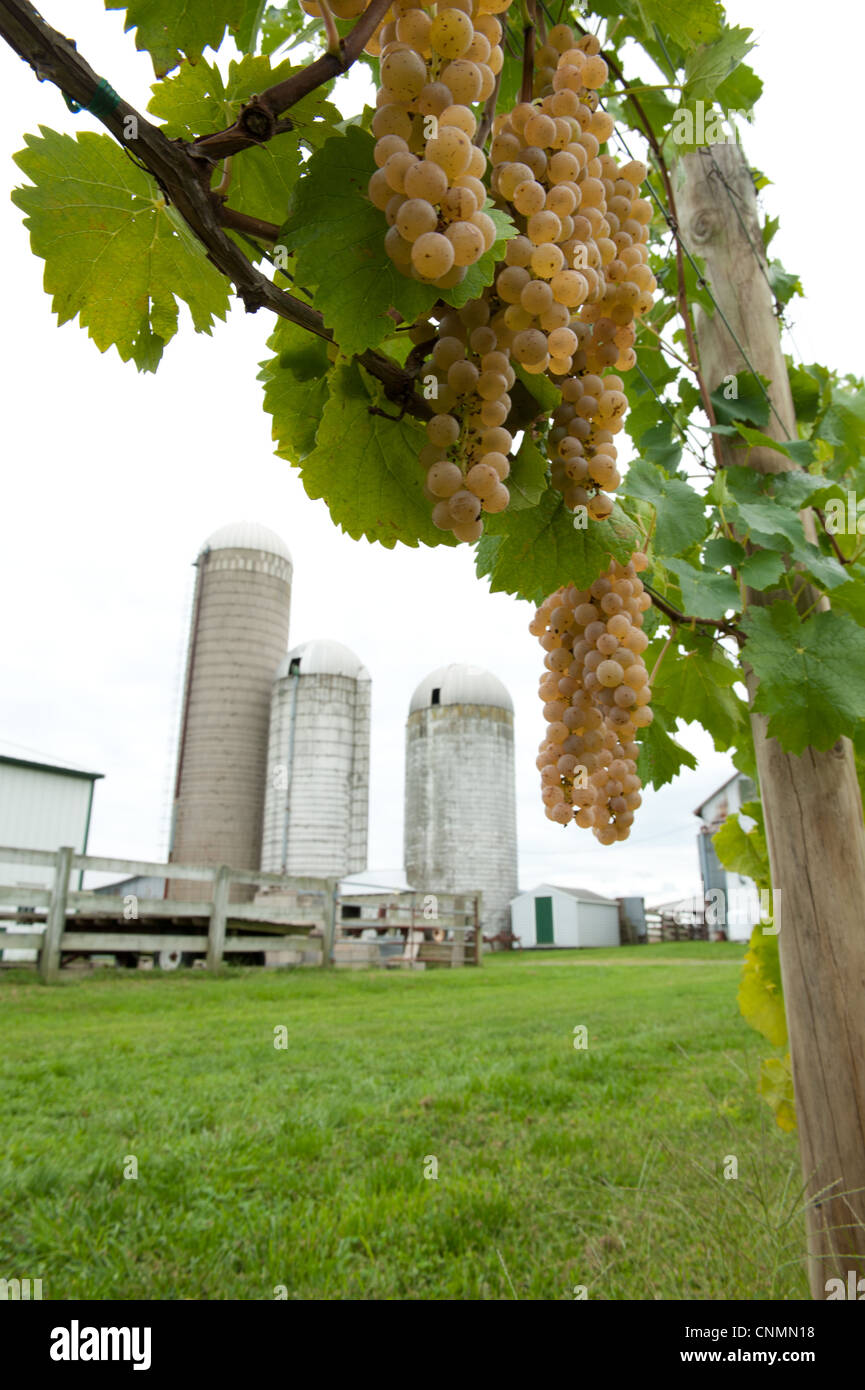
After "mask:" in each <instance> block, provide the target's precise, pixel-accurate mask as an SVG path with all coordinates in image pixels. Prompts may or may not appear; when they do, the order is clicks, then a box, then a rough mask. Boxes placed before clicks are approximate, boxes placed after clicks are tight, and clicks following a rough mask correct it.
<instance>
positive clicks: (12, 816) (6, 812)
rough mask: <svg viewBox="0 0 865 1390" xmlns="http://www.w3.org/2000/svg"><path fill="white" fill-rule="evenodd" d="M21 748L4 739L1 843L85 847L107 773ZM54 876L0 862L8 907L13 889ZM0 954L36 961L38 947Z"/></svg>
mask: <svg viewBox="0 0 865 1390" xmlns="http://www.w3.org/2000/svg"><path fill="white" fill-rule="evenodd" d="M23 751H26V750H21V749H17V748H16V747H15V746H14V745H13V744H0V845H14V846H16V847H17V848H18V849H44V850H56V849H59V848H60V846H61V845H71V846H72V847H73V849H75V850H76V851H78V852H79V853H82V854H83V853H86V851H87V837H88V834H89V832H90V813H91V808H92V805H93V789H94V786H95V784H96V783H97V782H98V781H99V779H100V778H101V777H102V775H103V774H102V773H101V772H87V771H85V769H84V768H81V767H76V766H75V764H74V763H67V762H66V761H65V760H64V759H62V758H51V757H44V758H43V757H40V756H35V757H29V758H28V757H22V756H21V754H22V752H23ZM0 859H2V856H0ZM53 879H54V870H53V869H52V868H42V867H37V866H35V865H34V866H30V865H26V864H18V863H14V864H3V863H2V862H0V884H2V885H4V887H6V888H8V889H9V902H8V907H9V909H10V910H12V909H14V907H15V906H16V905H17V904H16V902H15V899H14V896H13V894H14V889H16V888H23V889H27V888H49V887H50V886H51V884H52V882H53ZM78 886H79V887H80V886H81V885H80V877H79V883H78ZM26 901H27V900H26V898H24V902H25V903H26ZM7 929H8V930H9V931H10V932H19V931H20V932H24V933H32V932H33V927H32V926H26V925H25V926H20V927H16V926H15V925H14V923H7ZM0 959H2V960H4V961H6V962H7V963H8V962H9V961H34V960H35V959H36V952H35V951H31V950H20V951H17V950H11V949H7V950H6V951H2V952H0Z"/></svg>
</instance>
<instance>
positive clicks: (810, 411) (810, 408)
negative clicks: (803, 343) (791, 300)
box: [776, 224, 826, 425]
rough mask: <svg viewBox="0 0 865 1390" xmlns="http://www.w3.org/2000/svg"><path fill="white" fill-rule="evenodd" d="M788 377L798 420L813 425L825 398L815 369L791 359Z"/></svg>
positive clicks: (822, 370) (821, 369)
mask: <svg viewBox="0 0 865 1390" xmlns="http://www.w3.org/2000/svg"><path fill="white" fill-rule="evenodd" d="M776 230H777V224H776ZM819 370H820V372H825V370H826V368H825V367H821V368H820V369H819ZM787 375H788V376H789V378H790V390H791V392H792V394H793V408H794V410H795V411H796V419H797V420H798V421H799V422H800V424H806V425H807V424H811V423H812V421H814V420H816V418H817V412H818V411H819V409H820V401H821V399H822V396H823V387H822V383H821V381H820V380H819V378H818V377H817V376H815V374H814V369H813V367H797V366H796V365H795V363H792V362H790V361H789V359H788V372H787Z"/></svg>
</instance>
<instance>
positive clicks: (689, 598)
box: [663, 559, 741, 619]
mask: <svg viewBox="0 0 865 1390" xmlns="http://www.w3.org/2000/svg"><path fill="white" fill-rule="evenodd" d="M663 565H664V568H665V569H667V570H670V571H671V572H672V573H673V574H674V575H675V576H676V578H677V579H678V581H679V584H680V585H681V589H682V607H683V608H684V610H685V612H686V614H687V615H688V617H689V618H711V619H717V618H723V616H724V614H725V613H726V612H727V611H728V610H729V609H731V608H732V609H733V610H734V612H738V610H739V608H740V607H741V599H740V596H739V586H738V584H737V583H736V581H735V579H733V578H732V576H731V575H729V574H711V573H709V571H708V570H703V569H696V568H695V566H694V565H689V564H688V562H687V560H667V559H664V561H663Z"/></svg>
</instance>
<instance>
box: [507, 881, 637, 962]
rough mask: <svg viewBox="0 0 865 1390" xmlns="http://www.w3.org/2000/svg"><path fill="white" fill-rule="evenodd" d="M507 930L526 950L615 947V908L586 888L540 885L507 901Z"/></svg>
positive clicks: (617, 942) (609, 900) (617, 930)
mask: <svg viewBox="0 0 865 1390" xmlns="http://www.w3.org/2000/svg"><path fill="white" fill-rule="evenodd" d="M511 930H512V931H513V933H514V936H517V937H519V940H520V944H521V945H522V946H526V947H530V948H531V947H535V946H537V947H540V948H541V949H543V947H545V946H546V947H550V946H618V945H619V904H618V902H617V901H616V899H615V898H602V897H601V896H600V894H599V893H591V892H590V891H589V890H588V889H586V888H563V887H559V886H558V885H556V884H552V883H541V884H539V885H538V887H537V888H532V889H531V890H530V891H529V892H527V893H520V894H519V896H518V897H516V898H513V899H512V900H511Z"/></svg>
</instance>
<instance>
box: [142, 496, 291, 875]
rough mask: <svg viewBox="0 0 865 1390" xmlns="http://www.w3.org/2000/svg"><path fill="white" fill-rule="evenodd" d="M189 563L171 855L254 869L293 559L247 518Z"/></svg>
mask: <svg viewBox="0 0 865 1390" xmlns="http://www.w3.org/2000/svg"><path fill="white" fill-rule="evenodd" d="M195 564H196V566H197V569H198V574H197V577H196V582H195V595H194V598H193V606H192V623H191V630H190V636H189V651H188V655H187V663H186V683H185V689H184V696H183V708H182V713H181V724H180V739H179V747H178V753H177V770H176V775H175V786H174V806H173V814H172V830H171V849H170V853H169V858H170V860H171V861H172V862H174V863H181V864H229V865H230V866H231V867H232V868H242V869H245V868H249V869H257V868H258V867H259V864H260V860H261V829H262V813H263V808H264V790H265V784H266V778H267V744H268V727H269V724H270V699H271V690H272V686H273V672H274V670H275V668H276V666H277V664H278V662H279V661H280V659H281V657H282V656H283V655H284V653H285V649H286V646H287V645H288V619H289V609H290V605H291V573H292V565H291V555H290V554H289V551H288V548H287V546H286V544H285V542H284V541H283V540H282V539H281V538H280V537H279V536H277V535H276V534H275V532H273V531H269V530H268V529H267V528H266V527H265V526H260V525H258V524H257V523H256V522H248V521H246V522H236V523H234V524H233V525H230V526H223V527H222V528H221V529H220V530H219V531H216V532H214V534H213V535H212V536H211V537H210V539H209V540H207V541H205V543H204V545H203V546H202V548H201V551H200V553H199V555H198V559H197V560H196V562H195ZM211 893H212V887H211V885H209V884H206V883H199V884H196V883H184V882H180V881H174V882H170V883H169V884H168V891H167V896H168V897H170V898H172V897H173V898H185V899H192V900H197V899H199V898H207V897H210V896H211ZM249 896H250V893H249V892H246V891H244V890H243V889H236V890H235V891H234V892H233V897H235V899H236V898H245V897H249Z"/></svg>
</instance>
